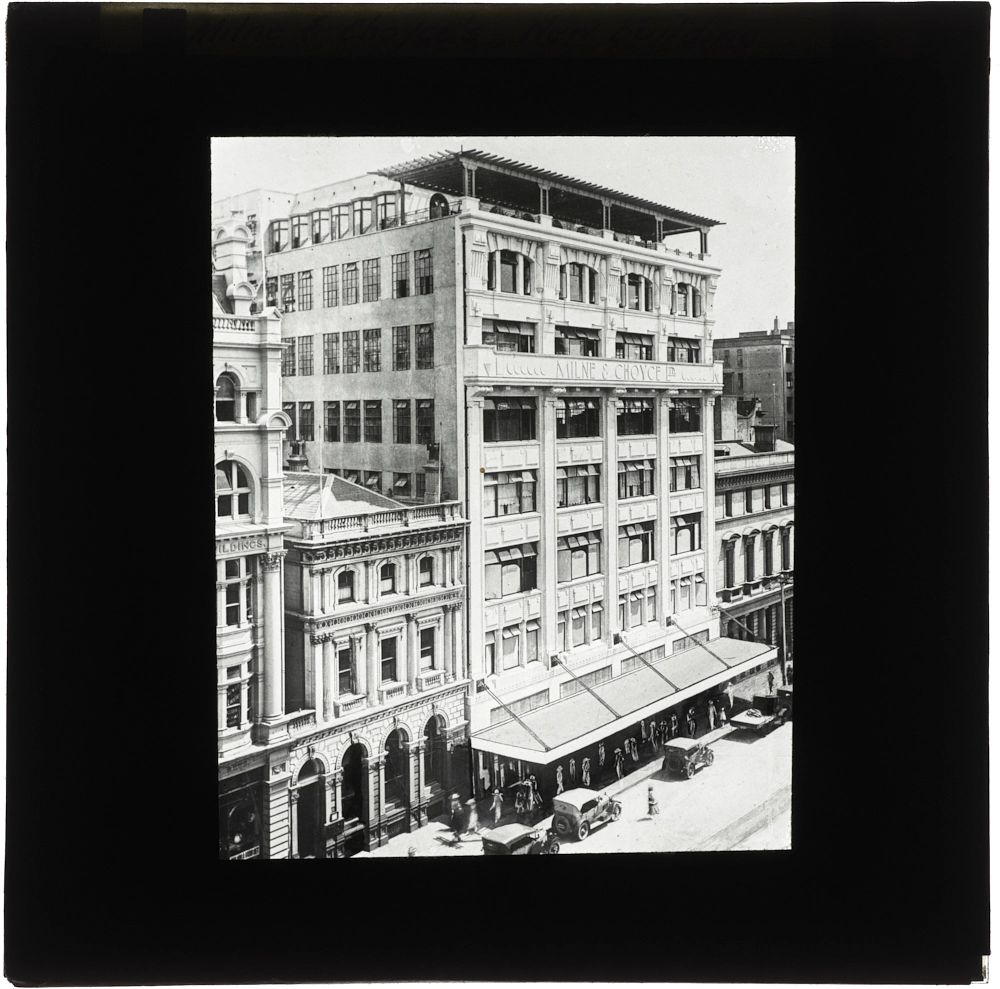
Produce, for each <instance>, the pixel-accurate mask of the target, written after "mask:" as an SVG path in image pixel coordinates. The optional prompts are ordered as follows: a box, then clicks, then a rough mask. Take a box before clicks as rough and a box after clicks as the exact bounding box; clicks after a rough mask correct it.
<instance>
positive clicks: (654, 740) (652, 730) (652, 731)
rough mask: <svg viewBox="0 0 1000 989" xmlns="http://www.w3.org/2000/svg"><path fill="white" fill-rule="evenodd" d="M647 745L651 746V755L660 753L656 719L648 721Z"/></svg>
mask: <svg viewBox="0 0 1000 989" xmlns="http://www.w3.org/2000/svg"><path fill="white" fill-rule="evenodd" d="M649 744H650V745H652V746H653V755H656V754H657V753H658V752H659V751H660V739H659V735H658V734H657V728H656V718H650V719H649Z"/></svg>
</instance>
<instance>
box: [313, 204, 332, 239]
mask: <svg viewBox="0 0 1000 989" xmlns="http://www.w3.org/2000/svg"><path fill="white" fill-rule="evenodd" d="M329 239H330V211H329V210H326V209H317V210H313V212H312V242H313V243H314V244H322V243H324V242H325V241H328V240H329Z"/></svg>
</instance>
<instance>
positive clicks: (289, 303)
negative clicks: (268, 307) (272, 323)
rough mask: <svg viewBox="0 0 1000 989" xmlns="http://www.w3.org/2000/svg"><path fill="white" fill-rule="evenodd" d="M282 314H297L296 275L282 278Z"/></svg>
mask: <svg viewBox="0 0 1000 989" xmlns="http://www.w3.org/2000/svg"><path fill="white" fill-rule="evenodd" d="M281 309H282V312H295V275H282V276H281Z"/></svg>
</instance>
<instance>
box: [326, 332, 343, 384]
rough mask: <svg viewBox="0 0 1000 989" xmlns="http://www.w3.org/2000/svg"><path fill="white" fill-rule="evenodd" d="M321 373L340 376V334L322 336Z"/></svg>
mask: <svg viewBox="0 0 1000 989" xmlns="http://www.w3.org/2000/svg"><path fill="white" fill-rule="evenodd" d="M323 373H324V374H340V334H339V333H324V334H323Z"/></svg>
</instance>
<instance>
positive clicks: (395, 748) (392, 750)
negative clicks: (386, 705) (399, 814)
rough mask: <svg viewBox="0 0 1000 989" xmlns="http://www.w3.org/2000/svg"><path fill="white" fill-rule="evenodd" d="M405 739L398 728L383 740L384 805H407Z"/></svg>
mask: <svg viewBox="0 0 1000 989" xmlns="http://www.w3.org/2000/svg"><path fill="white" fill-rule="evenodd" d="M404 744H405V738H404V736H403V732H402V731H401V730H400V729H399V728H395V729H394V730H393V731H391V732H389V737H388V738H387V739H386V740H385V801H386V804H401V805H403V806H405V805H406V803H407V796H408V795H407V786H406V777H407V769H408V765H407V763H408V761H409V760H408V759H407V754H406V749H405V748H404Z"/></svg>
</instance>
